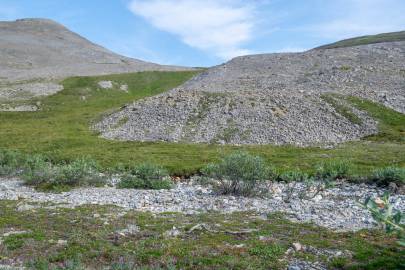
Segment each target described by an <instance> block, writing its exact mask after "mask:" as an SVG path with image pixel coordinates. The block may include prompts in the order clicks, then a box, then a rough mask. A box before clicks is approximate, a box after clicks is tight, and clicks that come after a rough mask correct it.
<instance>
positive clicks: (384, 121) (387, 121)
mask: <svg viewBox="0 0 405 270" xmlns="http://www.w3.org/2000/svg"><path fill="white" fill-rule="evenodd" d="M347 100H348V101H350V102H351V103H352V104H353V105H354V106H356V107H357V108H358V109H360V110H364V111H366V112H368V114H369V115H370V116H371V117H373V118H374V119H376V120H378V124H379V125H378V128H379V133H378V134H376V135H371V136H369V137H367V138H366V139H367V140H370V141H377V142H397V143H401V144H403V143H405V114H402V113H399V112H396V111H394V110H392V109H389V108H387V107H385V106H383V105H381V104H377V103H375V102H372V101H369V100H364V99H360V98H357V97H349V98H347Z"/></svg>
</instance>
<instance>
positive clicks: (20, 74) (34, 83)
mask: <svg viewBox="0 0 405 270" xmlns="http://www.w3.org/2000/svg"><path fill="white" fill-rule="evenodd" d="M185 69H187V68H184V67H175V66H161V65H157V64H153V63H148V62H143V61H140V60H136V59H132V58H128V57H124V56H121V55H118V54H115V53H113V52H111V51H109V50H107V49H105V48H103V47H100V46H98V45H96V44H94V43H91V42H90V41H88V40H87V39H85V38H83V37H81V36H79V35H77V34H75V33H73V32H71V31H70V30H68V29H67V28H65V27H64V26H62V25H60V24H58V23H56V22H54V21H51V20H46V19H22V20H17V21H10V22H0V99H10V100H18V99H26V98H29V97H31V96H37V95H46V94H52V93H54V92H56V91H59V90H61V89H62V88H61V86H58V85H57V84H56V83H55V81H56V82H57V81H58V80H60V79H62V78H66V77H69V76H79V75H80V76H87V75H103V74H113V73H126V72H137V71H148V70H164V71H166V70H167V71H172V70H185Z"/></svg>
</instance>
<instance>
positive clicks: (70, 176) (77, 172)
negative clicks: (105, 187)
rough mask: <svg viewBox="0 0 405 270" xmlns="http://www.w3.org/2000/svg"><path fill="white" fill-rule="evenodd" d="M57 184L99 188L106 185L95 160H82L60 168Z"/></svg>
mask: <svg viewBox="0 0 405 270" xmlns="http://www.w3.org/2000/svg"><path fill="white" fill-rule="evenodd" d="M59 170H60V173H59V177H58V178H57V179H56V181H57V184H61V185H67V186H99V185H102V184H104V183H105V181H104V179H103V178H102V177H101V176H100V173H99V166H98V165H97V163H96V162H95V161H94V160H91V159H88V158H81V159H77V160H75V161H73V162H72V163H70V164H66V165H63V166H60V168H59Z"/></svg>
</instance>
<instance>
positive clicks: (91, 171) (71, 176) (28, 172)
mask: <svg viewBox="0 0 405 270" xmlns="http://www.w3.org/2000/svg"><path fill="white" fill-rule="evenodd" d="M21 176H22V179H23V180H24V181H25V183H26V184H27V185H32V186H36V187H38V188H41V189H46V190H58V189H60V187H76V186H100V185H102V184H104V183H105V179H103V177H101V176H100V173H99V167H98V165H97V163H96V162H95V161H93V160H91V159H88V158H81V159H77V160H75V161H73V162H71V163H69V164H63V165H54V164H52V163H51V162H49V161H47V160H46V159H45V158H44V157H42V156H33V157H30V158H28V159H27V160H26V162H25V167H24V171H23V173H22V175H21Z"/></svg>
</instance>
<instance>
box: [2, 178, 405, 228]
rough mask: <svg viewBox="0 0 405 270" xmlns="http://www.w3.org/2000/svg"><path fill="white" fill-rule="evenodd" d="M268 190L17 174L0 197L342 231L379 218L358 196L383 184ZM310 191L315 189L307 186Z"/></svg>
mask: <svg viewBox="0 0 405 270" xmlns="http://www.w3.org/2000/svg"><path fill="white" fill-rule="evenodd" d="M267 188H268V191H269V192H268V194H269V195H268V196H266V197H263V198H258V197H256V198H245V197H235V196H218V195H216V194H214V193H213V191H212V190H211V189H210V188H209V187H204V186H200V185H197V184H193V183H192V181H190V182H187V183H178V184H176V186H175V187H174V188H173V189H171V190H133V189H116V188H115V187H103V188H78V189H74V190H72V191H69V192H63V193H59V194H55V193H43V192H37V191H35V190H34V189H33V188H31V187H27V186H24V185H23V184H22V182H21V181H20V180H19V179H16V178H14V179H1V180H0V200H22V201H21V203H20V205H19V210H20V211H26V210H31V209H33V208H36V207H39V206H38V205H37V204H35V203H38V202H46V203H52V204H56V205H57V207H75V206H79V205H84V204H98V205H117V206H120V207H123V208H126V209H135V210H138V211H150V212H153V213H162V212H182V213H186V214H195V213H198V212H207V211H220V212H224V213H229V212H235V211H255V212H258V213H259V214H263V215H265V214H267V213H271V212H283V213H286V216H287V217H288V218H289V219H291V220H294V221H299V222H314V223H315V224H318V225H320V226H324V227H327V228H330V229H334V230H339V231H348V230H359V229H363V228H372V227H374V226H375V225H376V224H375V223H374V222H373V219H372V217H371V216H370V214H369V213H368V211H367V210H365V209H363V208H362V207H361V206H360V205H359V202H362V201H364V199H365V198H366V197H368V196H372V197H377V196H380V195H382V194H383V193H384V190H383V189H380V188H377V187H375V186H369V185H365V184H360V185H354V184H348V183H340V184H338V185H337V186H335V187H334V188H331V189H327V190H325V191H322V192H320V193H319V194H317V195H316V196H312V195H311V194H309V196H307V195H305V197H304V198H303V196H302V194H303V193H304V192H306V191H305V186H304V185H303V184H296V185H295V186H294V187H293V186H292V184H289V185H288V184H282V183H272V184H269V185H268V186H267ZM309 193H311V192H309ZM391 200H392V203H393V204H394V208H396V209H398V210H401V211H404V210H405V203H404V202H405V196H404V195H393V196H392V197H391Z"/></svg>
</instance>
